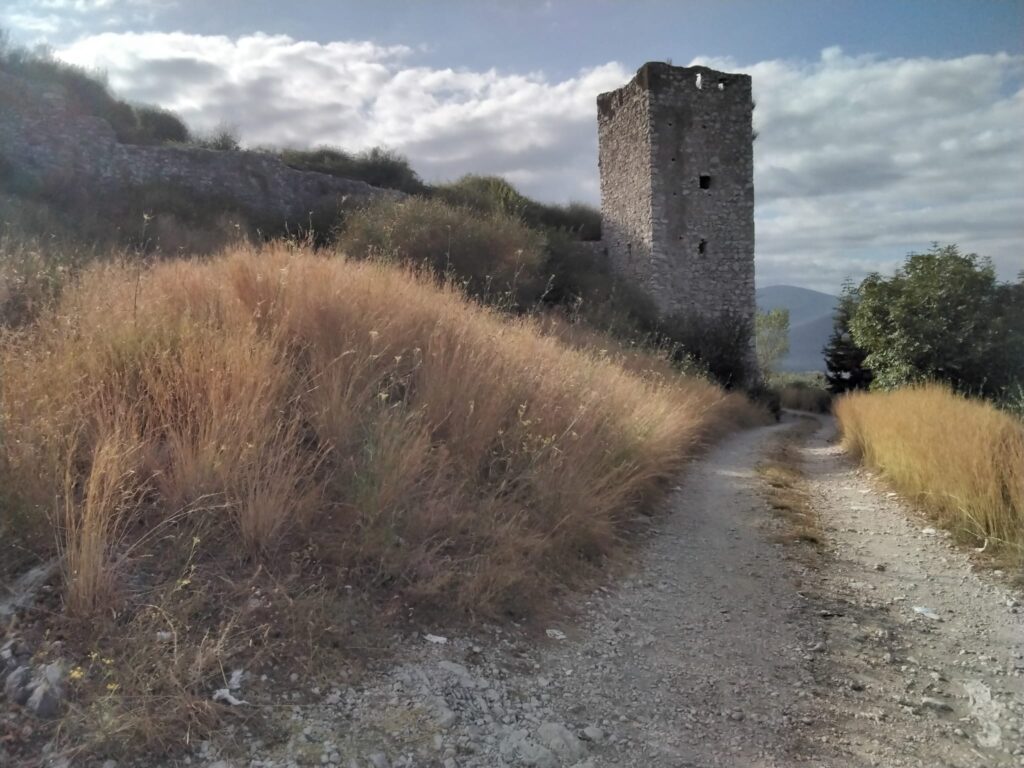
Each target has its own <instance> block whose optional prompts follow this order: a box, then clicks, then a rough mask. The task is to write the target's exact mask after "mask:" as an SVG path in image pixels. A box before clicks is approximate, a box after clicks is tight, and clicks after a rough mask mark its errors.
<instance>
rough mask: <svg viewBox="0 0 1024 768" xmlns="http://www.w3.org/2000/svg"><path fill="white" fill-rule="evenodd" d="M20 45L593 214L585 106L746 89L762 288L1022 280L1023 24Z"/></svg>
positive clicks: (78, 40) (545, 12) (516, 22)
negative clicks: (958, 251)
mask: <svg viewBox="0 0 1024 768" xmlns="http://www.w3.org/2000/svg"><path fill="white" fill-rule="evenodd" d="M0 25H3V26H5V27H7V28H8V29H9V30H10V32H11V34H12V36H13V37H14V38H15V40H17V41H19V42H23V43H28V44H33V43H39V42H43V43H46V44H48V45H50V46H51V47H52V48H53V49H54V51H55V53H56V55H58V56H60V57H62V58H64V59H66V60H68V61H72V62H74V63H78V64H81V65H83V66H87V67H92V68H99V69H102V70H104V71H105V72H107V73H108V76H109V81H110V83H111V85H112V86H113V87H114V89H115V90H117V91H119V92H120V93H122V94H124V95H126V96H127V97H129V98H132V99H136V100H140V101H150V102H156V103H160V104H163V105H164V106H167V107H170V108H173V109H175V110H177V111H178V112H179V113H180V114H182V116H183V117H184V118H185V119H186V120H187V121H188V122H189V123H190V124H191V125H192V126H193V127H194V128H195V129H196V130H199V131H204V130H212V129H213V128H215V127H216V126H218V125H232V126H234V127H236V128H237V129H238V130H239V132H240V133H241V135H242V138H243V140H244V141H246V142H248V143H249V144H253V145H257V144H276V145H283V144H289V145H296V146H311V145H315V144H321V143H329V144H338V145H342V146H346V147H350V148H354V149H359V148H363V147H367V146H372V145H375V144H385V145H388V146H391V147H393V148H395V149H397V150H399V151H401V152H403V153H405V154H407V155H408V156H409V157H410V159H411V160H412V162H413V164H414V165H415V167H417V168H418V169H419V170H420V172H421V173H422V174H423V175H424V177H426V178H428V179H430V180H439V179H445V178H454V177H457V176H458V175H461V174H462V173H467V172H487V173H501V174H503V175H506V176H508V177H509V178H510V179H512V180H513V181H514V182H516V183H517V184H519V185H520V186H521V187H522V188H523V189H524V191H527V192H528V193H530V194H532V195H535V196H537V197H540V198H543V199H546V200H555V201H564V200H569V199H581V200H586V201H589V202H597V169H596V128H595V122H594V120H595V118H594V112H595V108H594V99H595V97H596V95H597V93H599V92H601V91H604V90H610V89H612V88H615V87H618V86H619V85H621V84H623V83H624V82H626V80H628V79H629V77H630V76H631V75H632V73H633V71H635V69H636V68H637V67H638V66H639V65H640V64H642V63H643V62H644V61H647V60H666V59H671V60H672V61H673V62H674V63H676V64H689V63H693V62H696V61H699V62H701V63H706V64H709V65H711V66H716V67H718V68H720V69H727V70H732V71H744V72H748V73H750V74H751V75H752V76H753V78H754V89H755V98H756V99H757V102H758V108H757V110H756V112H755V122H756V124H757V128H758V130H759V132H760V138H759V139H758V142H757V144H756V145H755V156H756V171H755V183H756V190H757V229H758V253H757V259H758V283H759V284H761V285H768V284H774V283H790V284H796V285H804V286H806V287H811V288H819V289H824V290H830V291H834V290H837V289H838V286H839V284H840V282H841V281H842V280H843V279H844V278H845V277H853V278H859V277H861V276H863V274H865V273H866V272H867V271H870V270H874V269H878V270H883V271H887V270H890V269H892V268H893V267H894V266H895V265H896V264H898V263H899V262H900V261H901V260H902V257H903V255H904V254H905V253H906V252H908V251H910V250H918V249H922V248H925V247H927V246H928V244H929V243H930V242H931V241H936V240H937V241H942V242H949V241H955V242H958V243H960V244H961V246H963V247H964V248H966V249H968V250H973V251H977V252H979V253H982V254H984V255H988V256H991V257H992V258H993V259H994V260H995V262H996V264H997V266H998V268H999V270H1000V274H1001V275H1002V276H1003V277H1004V278H1007V279H1009V278H1012V277H1013V276H1014V275H1015V274H1016V273H1017V272H1018V271H1020V270H1022V269H1024V249H1022V247H1021V246H1022V239H1024V91H1022V83H1024V2H994V1H990V0H977V1H975V2H966V1H964V2H948V1H946V0H927V1H926V2H897V1H895V0H890V1H889V2H869V1H866V0H862V1H860V2H838V1H832V2H824V1H822V0H809V1H804V2H796V1H792V2H783V1H780V0H774V1H768V0H764V1H763V2H751V1H749V0H748V1H743V2H740V1H738V0H737V1H735V2H714V1H713V0H704V2H631V3H625V2H612V1H611V0H551V1H550V2H494V1H492V0H478V1H476V2H387V0H374V1H373V2H370V1H369V0H363V1H362V2H344V1H342V0H336V1H335V2H327V1H326V0H316V1H314V2H288V3H283V2H267V1H261V2H254V1H253V0H248V1H245V2H243V1H242V0H221V1H220V2H210V1H209V0H204V1H202V2H197V1H195V0H4V1H3V2H2V3H0Z"/></svg>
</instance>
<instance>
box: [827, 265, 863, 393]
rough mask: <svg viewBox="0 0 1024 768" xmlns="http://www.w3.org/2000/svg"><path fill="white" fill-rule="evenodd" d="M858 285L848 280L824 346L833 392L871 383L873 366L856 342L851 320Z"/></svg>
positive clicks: (828, 376) (828, 379)
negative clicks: (869, 363)
mask: <svg viewBox="0 0 1024 768" xmlns="http://www.w3.org/2000/svg"><path fill="white" fill-rule="evenodd" d="M858 296H859V294H858V292H857V287H856V286H855V285H854V284H853V283H851V282H847V283H846V284H844V285H843V292H842V294H841V295H840V296H839V305H838V306H837V307H836V313H835V318H834V325H833V326H832V335H831V336H829V339H828V344H826V345H825V349H824V350H823V351H824V353H825V368H826V371H827V372H826V373H825V381H826V382H828V390H829V392H832V393H834V394H840V393H842V392H848V391H850V390H853V389H866V388H867V387H868V385H869V384H871V370H870V369H869V368H867V367H866V366H865V365H864V358H865V357H867V352H865V351H864V350H863V349H861V348H860V347H858V346H857V344H856V343H855V342H854V340H853V334H852V333H851V332H850V321H851V320H852V319H853V315H854V312H856V311H857V300H858Z"/></svg>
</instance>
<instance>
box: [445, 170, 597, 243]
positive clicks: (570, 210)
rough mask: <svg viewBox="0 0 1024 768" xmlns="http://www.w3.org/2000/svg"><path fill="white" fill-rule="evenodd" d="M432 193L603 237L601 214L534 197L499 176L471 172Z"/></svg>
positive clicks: (580, 236)
mask: <svg viewBox="0 0 1024 768" xmlns="http://www.w3.org/2000/svg"><path fill="white" fill-rule="evenodd" d="M430 193H431V195H433V196H436V197H439V198H441V199H442V200H444V201H445V202H447V203H450V204H452V205H461V206H465V207H467V208H472V209H473V210H475V211H479V212H481V213H503V214H506V215H509V216H515V217H517V218H519V219H522V220H523V221H524V222H525V223H526V224H527V225H529V226H531V227H534V228H535V229H560V230H565V231H567V232H571V233H572V234H573V235H574V236H575V238H576V239H577V240H600V239H601V214H600V212H599V211H598V210H597V209H595V208H593V207H592V206H589V205H585V204H583V203H570V204H568V205H550V204H545V203H539V202H537V201H536V200H532V199H530V198H529V197H527V196H526V195H524V194H522V193H521V192H520V191H519V190H517V189H516V188H515V187H514V186H513V185H512V184H511V183H510V182H508V181H506V180H505V179H503V178H501V177H500V176H478V175H475V174H469V175H466V176H463V177H462V178H461V179H459V180H458V181H454V182H450V183H448V184H441V185H438V186H435V187H432V188H431V190H430Z"/></svg>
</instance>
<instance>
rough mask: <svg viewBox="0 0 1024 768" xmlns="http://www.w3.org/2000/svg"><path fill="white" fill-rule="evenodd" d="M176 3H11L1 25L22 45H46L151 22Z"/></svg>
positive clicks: (110, 0) (30, 0) (140, 0)
mask: <svg viewBox="0 0 1024 768" xmlns="http://www.w3.org/2000/svg"><path fill="white" fill-rule="evenodd" d="M177 4H178V0H9V2H5V5H6V6H7V7H6V8H3V9H0V25H2V26H4V27H6V28H9V29H11V30H12V31H13V32H14V33H15V35H16V36H18V37H19V38H24V40H23V42H29V43H45V42H50V41H52V40H54V39H55V38H57V37H59V36H61V35H67V34H71V33H75V32H77V31H79V30H81V29H83V28H86V27H94V26H96V25H100V26H102V27H106V28H108V29H110V28H118V27H123V26H124V25H126V24H139V23H146V22H150V21H152V19H153V18H154V16H155V15H156V14H157V13H158V12H159V11H162V10H167V9H169V8H172V7H174V6H176V5H177Z"/></svg>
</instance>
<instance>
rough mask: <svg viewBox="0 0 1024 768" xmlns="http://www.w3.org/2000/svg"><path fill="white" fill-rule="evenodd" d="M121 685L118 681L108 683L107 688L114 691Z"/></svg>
mask: <svg viewBox="0 0 1024 768" xmlns="http://www.w3.org/2000/svg"><path fill="white" fill-rule="evenodd" d="M120 687H121V686H120V685H119V684H118V683H107V690H108V691H110V692H111V693H113V692H114V691H116V690H117V689H118V688H120Z"/></svg>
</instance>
